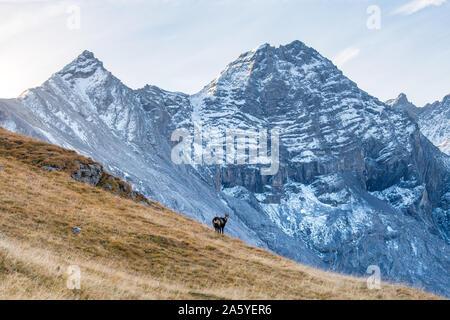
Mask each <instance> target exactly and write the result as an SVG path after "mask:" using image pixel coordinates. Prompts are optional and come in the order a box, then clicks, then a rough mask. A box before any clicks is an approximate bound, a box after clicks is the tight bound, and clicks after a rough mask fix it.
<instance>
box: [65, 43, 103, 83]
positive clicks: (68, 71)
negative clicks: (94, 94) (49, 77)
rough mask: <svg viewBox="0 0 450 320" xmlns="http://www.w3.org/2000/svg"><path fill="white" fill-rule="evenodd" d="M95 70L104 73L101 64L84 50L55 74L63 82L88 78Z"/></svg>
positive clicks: (90, 53)
mask: <svg viewBox="0 0 450 320" xmlns="http://www.w3.org/2000/svg"><path fill="white" fill-rule="evenodd" d="M97 70H101V71H103V72H106V70H105V68H104V67H103V62H101V61H100V60H98V59H97V58H96V57H95V56H94V54H93V53H92V52H90V51H88V50H85V51H83V52H82V53H81V54H80V55H79V56H78V57H77V58H76V59H75V60H73V61H72V62H71V63H69V64H68V65H67V66H65V67H64V68H63V69H62V70H61V71H60V72H58V73H57V74H58V75H60V76H62V77H63V78H64V79H65V80H70V79H73V78H87V77H90V76H91V75H93V74H94V73H95V72H96V71H97Z"/></svg>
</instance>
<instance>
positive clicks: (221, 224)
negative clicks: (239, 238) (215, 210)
mask: <svg viewBox="0 0 450 320" xmlns="http://www.w3.org/2000/svg"><path fill="white" fill-rule="evenodd" d="M229 216H230V215H229V214H226V215H225V217H224V218H219V217H215V218H214V219H213V220H212V224H213V226H214V229H216V232H218V233H222V234H223V229H224V228H225V225H226V224H227V221H228V217H229Z"/></svg>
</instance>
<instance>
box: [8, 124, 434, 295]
mask: <svg viewBox="0 0 450 320" xmlns="http://www.w3.org/2000/svg"><path fill="white" fill-rule="evenodd" d="M75 160H77V161H79V162H82V163H85V164H89V163H93V161H92V160H90V159H87V158H84V157H81V156H79V155H77V154H76V153H74V152H71V151H67V150H64V149H62V148H59V147H56V146H52V145H49V144H46V143H42V142H38V141H36V140H33V139H29V138H24V137H22V136H19V135H16V134H12V133H10V132H7V131H5V130H3V129H0V298H1V299H7V298H18V299H30V298H31V299H111V298H117V299H185V298H186V299H391V298H394V299H432V298H436V297H435V296H432V295H430V294H427V293H424V292H420V291H417V290H413V289H409V288H406V287H401V286H393V285H388V284H382V289H381V290H368V289H367V285H366V281H365V280H364V279H358V278H352V277H348V276H342V275H337V274H332V273H326V272H322V271H318V270H314V269H312V268H309V267H305V266H302V265H299V264H297V263H294V262H292V261H290V260H288V259H284V258H281V257H279V256H276V255H274V254H272V253H270V252H268V251H265V250H261V249H258V248H254V247H251V246H248V245H246V244H244V243H243V242H241V241H239V240H237V239H232V238H229V237H228V236H226V235H225V236H222V235H218V234H216V233H215V232H214V231H213V230H211V229H210V228H208V227H206V226H204V225H202V224H200V223H198V222H196V221H194V220H192V219H189V218H187V217H185V216H183V215H181V214H179V213H176V212H173V211H171V210H168V209H166V208H164V207H163V206H161V205H159V204H157V203H154V202H152V201H145V204H146V205H144V204H142V199H140V198H139V199H135V200H133V197H130V196H128V194H126V193H119V192H116V191H114V190H110V189H105V188H103V187H102V185H101V183H99V186H98V187H93V186H91V185H89V184H86V183H81V182H78V181H75V180H74V179H72V178H71V174H70V173H71V172H72V171H74V170H76V165H74V163H75V162H74V161H75ZM43 165H50V166H58V168H60V169H61V170H59V171H55V172H48V171H46V170H43V169H41V168H40V167H42V166H43ZM105 174H106V173H105ZM118 183H119V182H118ZM120 183H123V182H120ZM75 226H78V227H81V228H82V230H83V231H82V232H81V233H80V234H73V233H72V232H71V228H72V227H75ZM73 265H76V266H78V267H79V268H80V270H81V289H80V290H76V289H74V290H70V289H67V287H66V281H67V277H68V274H67V268H68V267H69V266H73Z"/></svg>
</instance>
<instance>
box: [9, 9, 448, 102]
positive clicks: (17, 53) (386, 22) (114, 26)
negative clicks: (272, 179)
mask: <svg viewBox="0 0 450 320" xmlns="http://www.w3.org/2000/svg"><path fill="white" fill-rule="evenodd" d="M74 5H75V7H74ZM372 5H376V6H378V8H379V9H380V10H381V28H380V29H369V28H368V27H367V20H368V19H369V16H370V15H369V14H368V13H367V8H368V7H369V6H372ZM77 8H79V10H80V29H77V28H76V27H77V23H76V22H77V14H76V12H77V10H78V9H77ZM68 23H69V26H70V28H69V27H68ZM74 27H75V29H73V28H74ZM72 29H73V30H72ZM293 40H300V41H303V42H305V43H306V44H307V45H309V46H311V47H313V48H315V49H316V50H318V51H319V52H320V53H322V54H323V55H324V56H326V57H327V58H329V59H333V61H335V62H336V63H337V64H339V65H340V66H341V69H342V70H343V71H344V73H345V74H346V75H347V76H348V77H349V78H350V79H352V80H353V81H355V82H356V83H358V85H359V87H360V88H362V89H364V90H366V91H367V92H369V93H370V94H372V95H374V96H376V97H378V98H380V99H381V100H386V99H388V98H392V97H395V96H397V94H398V93H400V92H405V93H406V94H407V95H408V96H409V98H410V100H412V101H413V102H414V103H416V104H417V105H419V106H422V105H424V104H425V103H427V102H432V101H435V100H438V99H439V100H440V99H441V98H442V97H443V96H444V95H446V94H449V93H450V1H446V0H398V1H392V0H371V1H366V0H360V1H359V0H296V1H295V0H147V1H144V0H101V1H100V0H98V1H96V0H89V1H87V0H86V1H66V0H61V1H57V0H55V1H50V0H48V1H46V0H16V1H10V0H0V97H4V98H7V97H15V96H17V95H19V94H20V93H21V92H22V91H23V90H25V89H27V88H29V87H33V86H37V85H39V84H41V83H42V82H43V81H45V80H46V79H47V78H48V77H49V76H50V75H51V74H52V73H54V72H56V71H58V70H60V69H61V68H62V67H63V66H64V65H66V64H67V63H69V62H70V61H71V60H72V59H74V58H75V57H76V56H77V55H78V54H80V53H81V52H82V51H83V50H84V49H88V50H90V51H93V52H94V53H95V55H96V56H97V57H98V58H99V59H101V60H102V61H103V62H104V64H105V67H106V68H107V69H109V70H110V71H111V72H112V73H113V74H115V75H116V76H117V77H118V78H120V79H121V80H122V81H123V82H124V83H125V84H126V85H128V86H130V87H132V88H138V87H142V86H144V85H145V84H153V85H157V86H159V87H162V88H164V89H167V90H174V91H182V92H186V93H195V92H197V91H199V90H200V89H201V88H202V87H203V86H204V85H206V84H207V83H208V82H210V81H211V80H212V79H214V78H215V77H216V76H217V75H218V74H219V73H220V71H222V70H223V68H224V67H225V66H226V65H227V64H228V63H229V62H231V61H233V60H234V59H236V58H237V57H238V56H239V55H240V54H241V53H243V52H245V51H248V50H251V49H253V48H255V47H257V46H259V45H261V44H263V43H266V42H268V43H270V44H272V45H277V46H278V45H280V44H286V43H289V42H291V41H293Z"/></svg>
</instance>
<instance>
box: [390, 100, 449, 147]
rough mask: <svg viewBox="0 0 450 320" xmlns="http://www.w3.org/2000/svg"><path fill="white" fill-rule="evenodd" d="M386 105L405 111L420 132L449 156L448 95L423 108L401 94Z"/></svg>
mask: <svg viewBox="0 0 450 320" xmlns="http://www.w3.org/2000/svg"><path fill="white" fill-rule="evenodd" d="M386 104H388V105H391V106H392V107H394V108H396V109H400V110H404V111H406V112H407V113H408V114H409V115H410V116H411V117H412V118H413V119H414V120H416V121H417V123H418V124H419V127H420V130H421V132H422V133H423V134H424V135H425V136H426V137H427V138H428V139H429V140H430V141H431V142H432V143H433V144H434V145H435V146H437V147H438V148H439V149H440V150H441V151H442V152H444V153H446V154H447V155H450V95H447V96H445V97H444V98H443V99H442V101H436V102H434V103H430V104H427V105H426V106H425V107H423V108H418V107H416V106H415V105H414V104H412V103H411V102H409V101H408V98H407V97H406V95H405V94H403V93H402V94H400V95H399V96H398V98H397V99H391V100H388V101H386Z"/></svg>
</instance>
